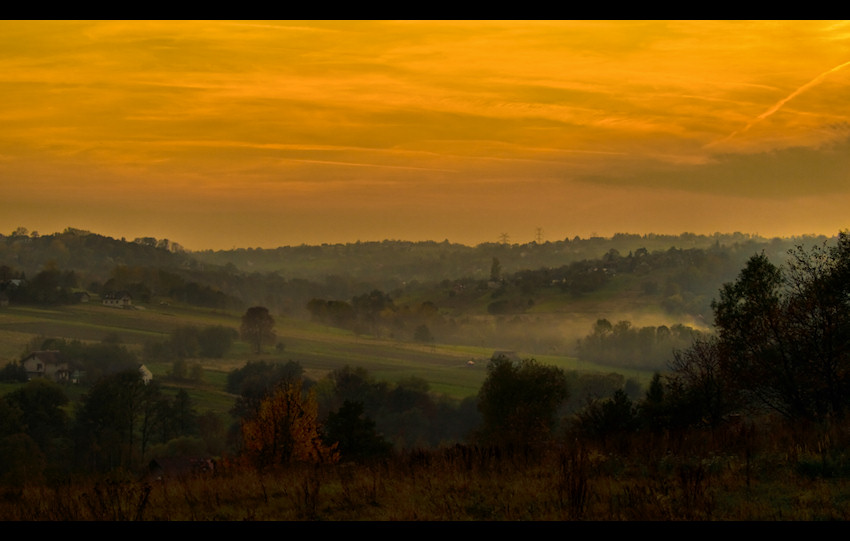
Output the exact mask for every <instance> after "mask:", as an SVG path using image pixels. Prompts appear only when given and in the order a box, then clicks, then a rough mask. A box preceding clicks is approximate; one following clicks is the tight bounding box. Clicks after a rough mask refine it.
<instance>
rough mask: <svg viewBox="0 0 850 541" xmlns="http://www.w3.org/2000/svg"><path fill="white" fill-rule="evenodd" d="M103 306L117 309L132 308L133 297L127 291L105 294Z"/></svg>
mask: <svg viewBox="0 0 850 541" xmlns="http://www.w3.org/2000/svg"><path fill="white" fill-rule="evenodd" d="M102 298H103V305H104V306H113V307H117V308H132V307H133V297H131V296H130V294H129V293H127V292H126V291H118V292H110V293H104V294H103V297H102Z"/></svg>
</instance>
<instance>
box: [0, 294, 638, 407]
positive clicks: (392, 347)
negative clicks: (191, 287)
mask: <svg viewBox="0 0 850 541" xmlns="http://www.w3.org/2000/svg"><path fill="white" fill-rule="evenodd" d="M240 317H241V313H232V312H225V311H215V310H209V309H200V308H193V307H185V306H166V305H157V306H139V307H137V308H136V309H134V310H122V309H118V308H110V307H105V306H102V305H98V304H78V305H70V306H57V307H49V308H40V307H31V306H7V307H3V308H2V309H0V365H5V364H6V363H8V362H12V361H16V360H18V359H20V358H21V357H22V356H23V355H24V354H25V351H26V349H27V345H28V344H29V343H30V342H31V341H33V339H35V338H38V337H45V338H65V339H79V340H82V341H100V340H103V339H104V337H107V336H113V337H115V336H117V337H118V339H119V340H120V341H121V343H123V344H124V345H125V346H127V347H128V348H130V349H132V350H134V351H136V352H138V353H139V355H140V356H141V352H142V347H143V345H144V343H145V342H146V341H150V340H154V341H159V340H164V339H166V338H167V337H168V334H169V333H170V332H172V331H173V330H174V329H176V328H178V327H181V326H186V325H195V326H205V325H225V326H228V327H232V328H234V329H238V327H239V324H240ZM275 330H276V333H277V337H278V341H279V342H280V343H282V344H283V346H284V347H283V349H282V351H280V350H277V349H276V348H274V347H267V348H266V350H265V351H264V352H263V353H261V354H256V353H253V352H251V351H250V350H249V347H248V345H247V344H245V343H242V342H239V341H237V342H235V343H234V347H233V348H232V350H231V352H230V353H229V354H228V355H227V356H226V357H224V358H222V359H193V360H190V362H191V363H194V362H200V363H201V364H202V366H203V368H204V381H203V384H201V385H196V386H193V387H192V389H191V394H192V396H193V399H195V400H196V401H197V402H198V404H199V406H201V408H202V409H211V410H215V411H226V410H227V409H228V408H229V407H230V405H232V397H230V396H229V395H226V394H225V393H223V391H222V389H223V388H224V384H225V381H226V374H227V373H228V372H229V371H231V370H233V369H236V368H240V367H242V366H243V365H244V364H245V363H246V362H248V361H251V360H266V361H288V360H293V361H297V362H298V363H299V364H300V365H301V366H302V367H303V368H304V371H305V374H306V376H307V377H309V378H311V379H314V380H317V381H318V380H320V379H321V378H323V377H324V376H325V375H327V374H328V373H329V372H330V371H332V370H334V369H337V368H341V367H343V366H345V365H350V366H356V367H362V368H365V369H366V370H368V371H369V372H370V373H371V374H372V375H373V376H374V377H375V378H377V379H379V380H384V381H388V382H397V381H399V380H403V379H405V378H409V377H412V376H415V377H418V378H422V379H424V380H425V381H427V382H428V383H429V385H430V388H431V389H432V390H433V391H434V392H436V393H439V394H442V395H445V396H448V397H452V398H458V399H460V398H464V397H467V396H472V395H475V394H476V393H477V392H478V389H479V388H480V386H481V384H482V382H483V381H484V379H485V376H486V367H487V361H488V359H489V358H490V356H491V355H492V353H493V350H494V349H496V348H488V347H471V346H459V345H451V344H431V345H424V344H420V343H414V342H402V341H398V340H391V339H382V338H375V337H370V336H356V335H355V334H353V333H351V332H349V331H344V330H340V329H336V328H332V327H326V326H322V325H317V324H314V323H310V322H307V321H301V320H296V319H289V318H282V317H278V318H276V329H275ZM517 353H518V354H519V355H520V356H522V357H526V356H528V357H530V356H532V355H525V354H523V352H517ZM535 358H536V359H537V360H538V361H539V362H542V363H546V364H550V365H555V366H559V367H561V368H564V369H566V370H589V371H602V372H610V371H611V369H610V368H606V367H599V366H593V365H590V364H589V363H586V362H579V361H578V360H577V359H575V358H573V357H567V356H553V355H546V356H535ZM144 362H145V363H146V365H147V366H148V368H150V369H151V371H152V372H153V373H154V375H155V376H159V377H162V376H165V375H167V374H168V372H169V371H170V369H171V366H170V364H169V363H167V362H162V363H158V362H156V360H150V359H145V360H144ZM624 375H626V376H627V377H636V378H638V379H639V380H646V379H647V378H648V376H649V375H648V374H642V373H629V374H625V373H624Z"/></svg>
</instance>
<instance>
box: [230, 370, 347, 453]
mask: <svg viewBox="0 0 850 541" xmlns="http://www.w3.org/2000/svg"><path fill="white" fill-rule="evenodd" d="M242 439H243V443H244V453H245V457H246V459H247V460H248V461H249V462H250V463H252V464H254V465H255V466H257V467H258V468H265V467H270V466H275V465H287V464H292V463H333V462H336V461H337V460H338V459H339V454H338V453H337V451H336V445H330V446H329V445H327V444H325V443H323V442H322V439H321V436H320V433H319V423H318V407H317V402H316V395H315V392H314V391H313V390H310V391H306V392H305V391H303V390H302V385H301V381H300V380H294V381H284V382H281V384H279V385H278V386H277V388H276V389H275V390H274V391H273V392H272V393H270V394H269V395H268V396H267V397H266V398H264V399H263V400H262V402H261V403H260V406H259V409H258V410H257V412H256V414H255V415H253V416H251V417H250V418H248V419H246V420H245V421H244V422H243V424H242Z"/></svg>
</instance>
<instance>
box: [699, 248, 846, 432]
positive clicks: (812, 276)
mask: <svg viewBox="0 0 850 541" xmlns="http://www.w3.org/2000/svg"><path fill="white" fill-rule="evenodd" d="M790 255H791V259H790V261H789V262H788V265H787V268H786V269H785V270H783V269H782V268H780V267H777V266H775V265H773V264H772V263H771V262H770V261H769V260H768V258H767V257H766V256H765V255H764V254H761V255H756V256H753V257H752V258H750V260H749V261H748V262H747V264H746V266H745V267H744V269H743V270H742V271H741V272H740V274H739V276H738V279H737V280H736V281H735V282H733V283H728V284H725V285H724V286H723V288H722V289H721V291H720V299H719V300H718V301H716V302H714V303H713V304H712V307H713V309H714V312H715V326H716V327H717V330H718V344H717V347H718V353H719V356H720V362H721V366H722V370H723V372H724V375H725V377H727V378H728V381H729V382H731V383H734V384H735V385H736V386H737V387H738V388H739V389H740V391H741V392H743V393H745V394H746V396H748V397H749V398H751V399H753V400H754V401H756V402H757V403H759V404H762V405H764V406H767V407H769V408H771V409H773V410H775V411H777V412H779V413H781V414H783V415H785V416H787V417H789V418H806V419H823V418H825V417H827V416H843V415H845V414H846V413H847V409H848V407H850V237H848V234H847V233H846V232H842V233H840V234H839V235H838V239H837V244H836V245H834V246H831V247H827V246H826V245H823V246H816V247H814V248H812V249H810V250H805V249H804V248H803V247H798V248H796V249H795V250H792V251H791V252H790Z"/></svg>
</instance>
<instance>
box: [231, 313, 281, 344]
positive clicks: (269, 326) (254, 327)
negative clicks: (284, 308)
mask: <svg viewBox="0 0 850 541" xmlns="http://www.w3.org/2000/svg"><path fill="white" fill-rule="evenodd" d="M240 335H241V336H242V339H243V340H245V341H246V342H249V343H250V344H251V345H253V346H254V351H255V352H256V353H260V351H262V348H263V345H264V344H269V343H271V342H274V340H275V338H276V335H275V332H274V318H273V317H272V316H271V314H269V310H268V308H266V307H265V306H252V307H251V308H248V310H247V311H246V312H245V315H243V316H242V326H241V327H240Z"/></svg>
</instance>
